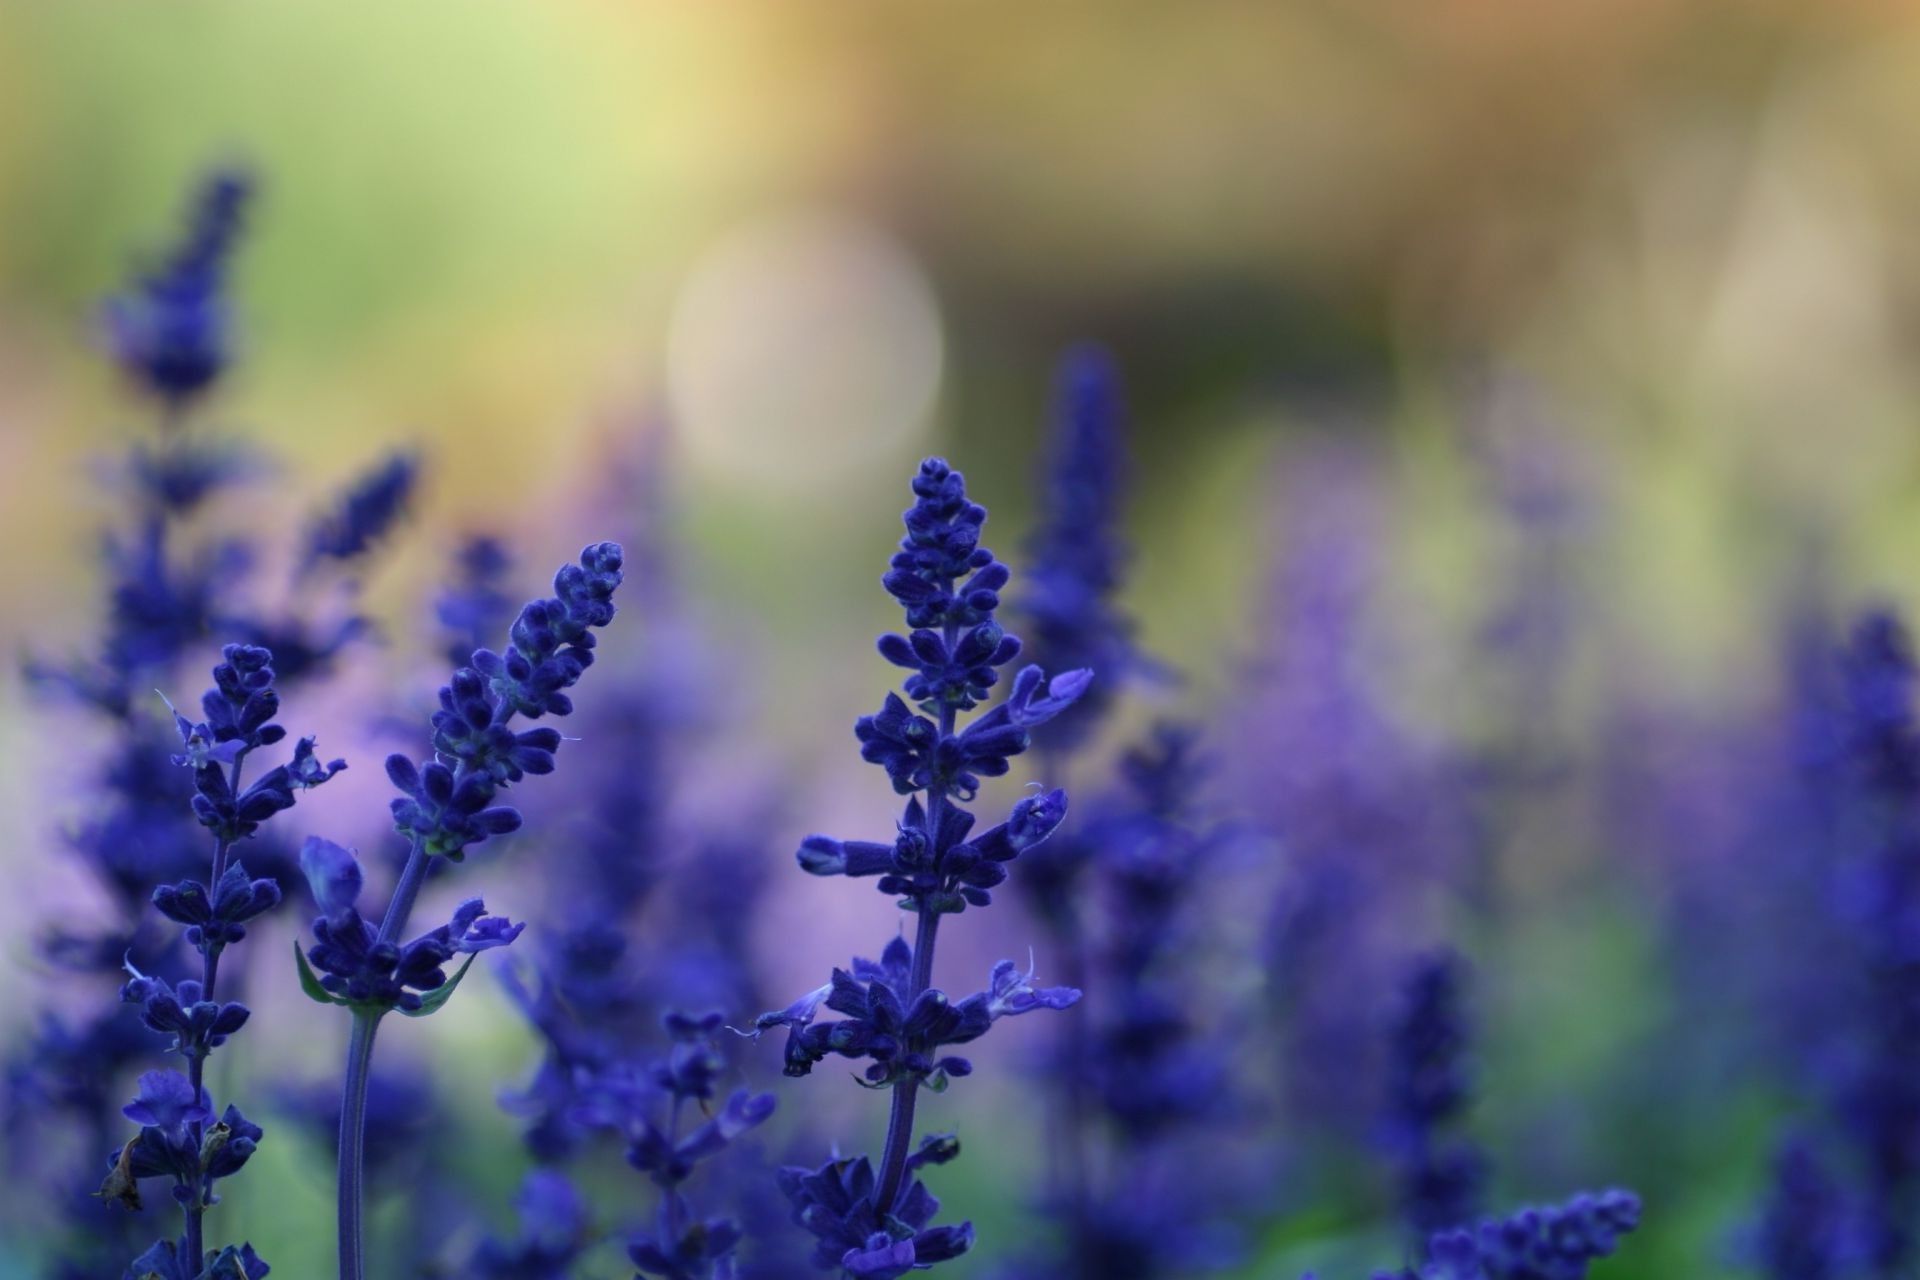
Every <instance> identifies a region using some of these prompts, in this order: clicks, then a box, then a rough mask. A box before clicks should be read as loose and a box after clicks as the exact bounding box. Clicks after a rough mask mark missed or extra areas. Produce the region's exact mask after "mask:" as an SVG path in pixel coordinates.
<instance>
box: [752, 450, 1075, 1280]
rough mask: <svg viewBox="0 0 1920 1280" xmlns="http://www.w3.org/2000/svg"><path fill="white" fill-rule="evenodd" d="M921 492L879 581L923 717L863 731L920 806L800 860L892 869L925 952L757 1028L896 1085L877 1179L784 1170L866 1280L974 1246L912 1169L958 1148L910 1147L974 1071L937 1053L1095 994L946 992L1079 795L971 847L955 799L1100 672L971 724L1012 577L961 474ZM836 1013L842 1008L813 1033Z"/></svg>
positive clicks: (794, 1194)
mask: <svg viewBox="0 0 1920 1280" xmlns="http://www.w3.org/2000/svg"><path fill="white" fill-rule="evenodd" d="M913 494H914V503H913V505H912V506H911V507H909V508H908V509H907V511H906V512H905V514H904V516H903V517H902V519H903V521H904V523H905V525H906V536H905V537H903V538H902V539H901V541H900V546H899V550H898V552H896V553H895V555H894V556H893V558H892V561H891V562H890V563H889V566H888V569H887V573H886V574H885V576H884V577H883V578H882V579H881V584H882V585H883V586H884V587H885V588H886V590H887V592H888V594H890V595H892V596H893V598H894V599H895V600H897V601H898V602H899V603H900V604H901V606H902V607H903V608H904V609H905V611H906V619H907V625H908V627H909V628H911V631H910V633H909V634H908V635H904V636H902V635H888V636H883V637H882V638H881V640H880V653H881V655H882V656H883V657H885V658H886V659H887V660H888V661H890V662H892V663H894V664H895V665H896V666H900V667H904V668H906V669H907V670H908V671H909V672H910V673H911V674H909V675H908V676H907V677H906V680H905V686H904V687H905V692H906V694H907V697H908V698H910V699H912V700H913V702H914V703H915V704H917V706H918V708H919V711H920V712H924V713H925V714H916V713H915V711H914V710H913V709H911V708H910V707H909V706H908V704H907V702H906V701H903V700H902V699H901V698H900V697H899V695H897V694H888V695H887V699H886V704H885V706H884V707H883V708H882V709H881V711H880V712H879V713H878V714H876V715H872V716H865V717H862V718H861V719H860V721H859V722H858V723H857V724H856V725H855V726H854V734H855V737H856V738H857V739H858V740H859V742H860V753H861V755H862V757H864V758H865V759H866V760H868V761H870V762H872V763H875V764H878V765H880V766H881V767H883V768H884V769H885V770H886V772H887V776H888V777H889V778H890V779H891V781H892V783H893V787H894V790H895V791H896V792H898V793H900V794H903V795H906V796H908V797H910V798H909V800H908V802H907V806H906V811H905V813H904V815H903V816H902V818H901V819H900V822H899V826H898V834H897V835H896V837H895V839H894V842H893V843H892V844H891V845H882V844H875V843H866V842H850V841H844V840H835V839H832V838H830V837H826V836H819V835H814V836H809V837H808V838H807V839H806V840H805V841H804V842H803V843H802V845H801V847H800V850H799V854H798V858H799V862H800V865H801V867H802V868H803V869H805V870H807V871H809V872H811V873H813V874H816V875H853V876H863V875H876V876H878V877H879V878H880V879H879V885H880V889H881V891H882V892H885V893H890V894H898V895H900V905H901V906H902V907H903V908H905V909H906V910H908V911H911V912H913V913H914V914H915V915H916V916H917V918H918V923H917V926H916V936H915V939H914V941H913V942H912V943H911V944H909V943H908V942H907V941H906V940H905V939H903V938H901V939H895V940H894V941H893V942H892V943H891V944H889V945H888V947H887V949H886V951H885V952H884V953H883V955H882V958H881V960H880V962H879V963H877V964H876V963H874V962H871V961H863V960H862V961H855V962H854V965H853V968H852V969H851V970H836V971H835V972H834V974H833V977H832V980H831V981H830V982H828V984H827V985H826V986H824V987H821V988H820V989H818V990H817V991H813V992H810V993H808V994H807V995H806V996H803V997H801V999H799V1000H797V1001H795V1002H794V1003H793V1004H792V1005H790V1006H789V1007H788V1008H786V1009H784V1010H780V1011H776V1012H773V1013H769V1014H765V1015H762V1017H761V1018H760V1019H758V1020H757V1022H756V1025H755V1034H759V1033H760V1032H764V1031H766V1030H769V1029H771V1028H773V1027H777V1026H785V1027H787V1028H788V1029H789V1034H788V1037H787V1050H786V1070H787V1073H788V1074H789V1075H805V1074H807V1073H808V1072H809V1071H810V1070H811V1069H812V1067H813V1065H814V1064H815V1063H816V1062H819V1061H820V1060H821V1059H823V1058H824V1057H825V1056H826V1055H827V1054H829V1053H837V1054H841V1055H843V1056H845V1057H849V1058H854V1059H868V1060H870V1065H869V1066H868V1068H867V1071H866V1083H867V1084H868V1085H870V1086H871V1087H875V1088H885V1089H888V1090H890V1091H891V1095H892V1114H891V1118H890V1120H889V1123H888V1128H887V1139H886V1146H885V1151H884V1152H883V1154H882V1158H881V1161H880V1166H879V1169H878V1171H877V1172H876V1171H875V1169H874V1168H873V1166H872V1165H871V1164H870V1163H869V1162H868V1161H867V1160H865V1159H863V1158H862V1159H854V1160H834V1161H829V1162H828V1163H827V1164H825V1165H823V1166H821V1167H820V1168H819V1169H816V1170H811V1171H809V1170H804V1169H788V1170H786V1171H785V1172H783V1174H782V1175H781V1183H782V1186H783V1188H784V1189H785V1190H786V1192H787V1195H788V1198H789V1199H790V1200H791V1201H792V1203H793V1207H794V1220H795V1221H796V1222H797V1223H798V1224H799V1225H801V1226H803V1227H805V1228H806V1229H807V1230H808V1231H809V1232H811V1233H812V1234H813V1235H814V1236H815V1237H816V1239H817V1240H818V1242H819V1243H818V1244H817V1245H816V1248H815V1260H816V1261H817V1262H819V1263H820V1264H821V1265H822V1266H826V1267H839V1268H840V1269H841V1270H843V1271H844V1272H846V1273H847V1274H848V1275H851V1276H854V1277H857V1278H858V1280H888V1278H890V1277H894V1276H899V1275H903V1274H905V1273H906V1272H907V1271H909V1270H915V1269H919V1268H923V1267H926V1266H929V1265H932V1264H933V1263H936V1262H941V1261H944V1260H946V1259H948V1258H952V1257H955V1256H957V1255H958V1254H960V1253H962V1252H964V1251H965V1250H966V1249H967V1248H968V1247H969V1246H970V1245H971V1243H972V1240H973V1233H972V1228H971V1226H970V1225H965V1224H963V1225H962V1226H960V1227H954V1228H946V1227H931V1226H929V1225H928V1224H929V1223H930V1222H931V1219H932V1217H933V1213H934V1211H935V1209H936V1208H937V1205H936V1203H935V1201H934V1200H933V1197H932V1196H931V1195H929V1194H927V1192H926V1191H925V1190H924V1189H923V1188H922V1187H921V1186H920V1184H919V1182H918V1180H917V1179H915V1178H913V1177H911V1176H910V1175H911V1173H912V1171H913V1170H914V1169H917V1168H918V1167H920V1165H922V1164H925V1163H928V1162H931V1161H935V1160H937V1159H946V1158H949V1157H950V1156H951V1154H952V1150H951V1149H950V1146H949V1144H947V1143H944V1142H941V1143H934V1144H931V1145H930V1146H928V1147H923V1149H922V1152H921V1154H920V1155H917V1156H916V1155H913V1154H910V1149H911V1147H912V1137H913V1113H914V1102H915V1098H916V1095H917V1093H918V1090H919V1088H920V1086H921V1085H923V1084H925V1085H928V1086H929V1087H932V1088H935V1089H938V1088H942V1087H944V1086H945V1084H946V1083H947V1081H949V1080H950V1079H952V1078H954V1077H957V1076H962V1075H965V1074H967V1073H969V1072H970V1071H971V1070H972V1064H971V1062H970V1061H969V1060H968V1059H966V1058H962V1057H959V1056H956V1055H951V1054H944V1055H943V1054H942V1053H941V1052H940V1051H941V1050H942V1049H943V1048H945V1047H947V1046H950V1045H956V1044H964V1043H967V1042H970V1041H972V1040H974V1039H977V1038H978V1037H979V1036H980V1035H982V1034H983V1033H985V1032H986V1030H987V1029H988V1028H989V1027H991V1026H992V1024H993V1023H994V1022H995V1021H996V1020H997V1019H999V1018H1001V1017H1005V1016H1008V1015H1010V1014H1019V1013H1025V1012H1027V1011H1029V1010H1031V1009H1036V1008H1051V1009H1064V1008H1066V1007H1067V1006H1069V1005H1071V1004H1073V1003H1074V1002H1075V1001H1076V1000H1078V999H1079V995H1080V993H1079V992H1078V991H1076V990H1073V989H1072V988H1066V987H1055V988H1040V987H1036V986H1035V985H1034V983H1033V977H1032V975H1031V974H1029V973H1022V972H1021V971H1019V970H1018V969H1017V968H1016V966H1015V965H1014V964H1013V963H1012V962H1011V961H1003V962H1002V963H1001V964H1000V965H998V966H996V967H995V969H994V972H993V976H992V979H991V981H990V982H989V984H988V987H987V989H986V990H985V991H982V992H979V993H976V994H974V995H971V996H968V997H966V998H965V999H963V1000H960V1001H957V1002H956V1001H953V1000H952V999H950V998H949V997H948V996H947V995H946V993H945V992H943V991H941V990H940V989H939V988H937V987H935V986H934V984H933V960H934V944H935V940H936V937H937V934H938V930H939V925H940V921H941V920H942V919H943V918H944V917H945V916H947V915H949V914H954V913H957V912H960V911H963V910H964V909H965V908H966V906H968V905H974V906H985V905H987V904H988V903H989V902H990V901H991V894H990V890H991V889H992V888H993V886H995V885H997V884H999V883H1000V882H1001V881H1002V880H1004V879H1005V877H1006V866H1005V864H1006V863H1008V862H1010V861H1012V860H1013V859H1014V858H1015V857H1016V856H1017V855H1018V854H1019V853H1021V852H1022V851H1024V850H1026V849H1030V848H1032V847H1033V846H1035V845H1037V844H1039V843H1040V842H1041V841H1042V840H1044V839H1045V838H1046V837H1047V836H1048V835H1050V834H1051V833H1052V832H1053V831H1054V829H1055V828H1056V827H1058V826H1059V825H1060V821H1061V819H1062V818H1063V817H1064V815H1065V813H1066V796H1065V794H1064V793H1062V792H1059V791H1049V792H1042V793H1041V794H1038V795H1035V796H1030V797H1028V798H1027V799H1025V800H1023V801H1022V802H1021V803H1020V804H1019V805H1017V806H1016V807H1015V808H1014V811H1013V813H1012V814H1011V816H1010V817H1009V818H1008V820H1007V821H1006V822H1005V823H1003V824H1001V825H1000V826H996V827H994V828H992V829H991V830H989V831H988V832H986V833H985V834H984V835H982V836H980V837H979V838H978V839H977V840H973V841H971V842H970V841H969V840H968V837H969V835H971V833H972V829H973V818H972V816H971V815H970V814H967V813H965V812H964V811H962V810H960V809H959V808H958V804H959V803H965V802H968V801H971V800H972V799H973V798H974V797H975V795H976V794H977V792H978V790H979V785H980V779H981V778H982V777H998V776H1000V775H1001V774H1004V773H1006V772H1007V770H1008V767H1009V764H1008V761H1009V760H1010V758H1011V757H1013V756H1016V755H1018V754H1020V753H1021V752H1023V751H1025V750H1026V749H1027V747H1028V745H1029V743H1030V736H1029V734H1030V731H1031V730H1032V729H1034V728H1036V727H1038V726H1039V725H1042V724H1044V723H1046V722H1047V721H1048V720H1051V719H1053V718H1054V717H1055V716H1057V715H1059V714H1060V713H1061V712H1063V711H1065V710H1066V709H1067V708H1068V707H1069V706H1071V705H1072V704H1073V702H1074V700H1075V699H1076V698H1078V697H1079V696H1080V695H1081V693H1083V692H1084V691H1085V689H1086V687H1087V685H1088V682H1089V681H1090V680H1091V678H1092V677H1091V673H1090V672H1086V671H1072V672H1068V673H1066V674H1063V675H1060V676H1057V677H1055V678H1054V679H1053V680H1052V681H1049V680H1048V679H1047V677H1046V675H1045V674H1044V673H1043V672H1042V671H1041V670H1040V668H1038V667H1027V668H1025V669H1023V670H1022V671H1020V672H1019V674H1018V675H1016V676H1015V677H1014V679H1013V681H1012V683H1011V686H1010V687H1009V690H1008V693H1007V696H1006V697H1005V698H1004V699H1003V700H1002V701H1001V702H1000V704H999V705H997V706H995V707H994V708H993V709H992V710H990V711H988V712H986V713H985V714H983V715H981V716H979V717H978V718H977V719H975V720H974V721H973V722H972V723H971V724H970V725H968V726H967V727H966V728H964V729H962V728H960V727H959V725H958V718H959V714H960V713H961V712H963V711H970V710H972V709H973V708H975V707H976V706H978V705H979V704H980V703H981V702H982V701H983V700H984V699H985V698H987V697H988V695H989V693H990V692H991V690H992V689H993V688H994V686H995V685H996V684H998V683H999V677H1000V673H999V670H998V668H1000V667H1002V666H1004V665H1005V664H1007V663H1008V662H1010V661H1012V659H1013V658H1014V657H1015V656H1016V655H1017V654H1018V653H1019V651H1020V642H1019V641H1018V640H1017V639H1015V638H1014V637H1013V636H1010V635H1008V634H1007V633H1006V632H1005V631H1004V630H1003V629H1002V627H1001V626H1000V623H999V622H998V621H997V620H996V619H995V617H994V613H995V610H996V609H997V608H998V606H999V603H1000V595H999V593H1000V589H1001V588H1002V587H1004V586H1005V585H1006V584H1007V581H1008V577H1009V574H1008V572H1007V570H1006V568H1005V567H1004V566H1003V565H1001V564H1000V563H999V562H997V561H996V560H995V559H994V556H993V553H992V552H991V551H989V550H988V549H987V548H986V547H984V546H982V545H981V543H980V533H981V528H982V526H983V525H984V524H985V522H986V518H987V513H986V509H985V508H984V507H981V506H979V505H978V504H977V503H974V502H971V501H969V500H968V498H967V490H966V481H965V479H964V478H963V477H962V476H961V474H960V473H959V472H958V471H955V470H953V469H952V468H951V467H949V466H948V465H947V464H946V463H945V462H944V461H942V460H940V459H938V458H929V459H928V460H927V461H925V462H923V463H922V464H921V466H920V471H919V474H917V475H916V476H915V477H914V479H913ZM922 793H924V794H925V798H924V800H923V799H922ZM823 1005H824V1006H825V1007H827V1008H829V1009H832V1010H834V1011H835V1012H837V1013H840V1014H842V1015H844V1016H843V1017H842V1018H841V1019H840V1020H838V1021H834V1022H820V1023H816V1021H815V1015H816V1013H817V1011H818V1010H819V1009H820V1007H821V1006H823Z"/></svg>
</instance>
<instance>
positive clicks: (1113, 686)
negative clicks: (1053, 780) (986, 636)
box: [1020, 345, 1141, 751]
mask: <svg viewBox="0 0 1920 1280" xmlns="http://www.w3.org/2000/svg"><path fill="white" fill-rule="evenodd" d="M1123 418H1124V412H1123V409H1122V406H1121V402H1120V387H1119V373H1118V370H1117V369H1116V368H1115V366H1114V362H1113V358H1112V357H1111V356H1110V355H1108V354H1107V352H1105V351H1103V350H1101V349H1100V348H1099V347H1095V346H1091V345H1088V346H1081V347H1076V348H1074V349H1073V350H1072V351H1069V352H1068V353H1067V354H1066V356H1065V358H1064V359H1062V360H1061V362H1060V369H1059V373H1058V375H1057V377H1056V381H1055V390H1054V412H1053V424H1052V429H1051V431H1050V433H1049V435H1048V439H1047V443H1046V449H1045V454H1044V459H1043V463H1042V472H1041V483H1040V497H1039V502H1038V504H1037V505H1038V511H1039V518H1038V520H1037V521H1036V523H1035V526H1034V530H1033V534H1032V536H1031V537H1030V538H1029V540H1028V544H1027V555H1028V565H1027V569H1026V574H1025V576H1024V578H1023V581H1024V583H1025V584H1026V585H1025V588H1024V589H1023V590H1022V592H1021V595H1020V609H1021V613H1022V615H1023V616H1024V618H1025V619H1026V623H1027V632H1028V635H1027V639H1028V645H1029V652H1030V653H1031V655H1032V656H1033V658H1034V659H1035V660H1036V661H1037V662H1039V664H1040V665H1041V666H1043V667H1046V668H1047V669H1049V670H1053V671H1072V670H1077V669H1082V668H1084V669H1088V670H1093V671H1098V672H1100V680H1099V682H1098V684H1097V685H1095V686H1094V687H1092V688H1090V689H1089V690H1088V691H1087V692H1086V694H1084V695H1083V696H1082V697H1081V698H1080V700H1079V702H1078V704H1077V705H1076V706H1074V707H1073V708H1072V709H1071V710H1069V711H1067V712H1066V713H1065V714H1064V715H1062V716H1061V718H1060V722H1059V724H1058V725H1056V726H1055V727H1054V729H1053V730H1052V731H1051V733H1050V734H1049V742H1050V744H1051V748H1052V749H1053V750H1056V751H1066V750H1071V749H1072V748H1073V747H1074V746H1076V745H1077V744H1078V743H1080V742H1081V741H1082V740H1084V739H1085V738H1086V737H1087V736H1088V735H1089V734H1090V733H1092V731H1093V730H1094V728H1095V727H1096V726H1097V725H1098V724H1099V722H1100V720H1101V718H1102V717H1103V715H1104V714H1105V712H1106V710H1107V708H1108V706H1109V705H1110V704H1111V702H1112V699H1113V697H1114V695H1115V694H1116V693H1117V692H1118V691H1119V689H1120V687H1121V684H1122V682H1123V681H1124V680H1125V678H1126V677H1127V675H1128V674H1129V673H1131V672H1134V671H1137V670H1139V669H1140V668H1141V663H1140V660H1139V657H1138V655H1137V654H1136V653H1135V651H1134V648H1133V642H1132V631H1133V627H1132V622H1131V620H1130V619H1129V618H1128V617H1127V615H1126V614H1125V613H1124V612H1123V611H1121V609H1120V608H1119V607H1118V605H1117V604H1116V603H1115V602H1114V595H1115V593H1116V592H1117V591H1118V590H1119V588H1120V583H1121V580H1122V578H1123V577H1124V575H1125V573H1126V567H1127V562H1128V560H1129V559H1130V558H1131V553H1130V551H1129V549H1128V547H1127V545H1126V543H1125V542H1124V541H1123V540H1122V537H1121V529H1120V524H1121V504H1122V500H1123V497H1124V494H1123V489H1124V483H1125V472H1126V449H1125V445H1124V443H1123V441H1122V439H1121V435H1122V431H1123V428H1124V424H1123Z"/></svg>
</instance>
